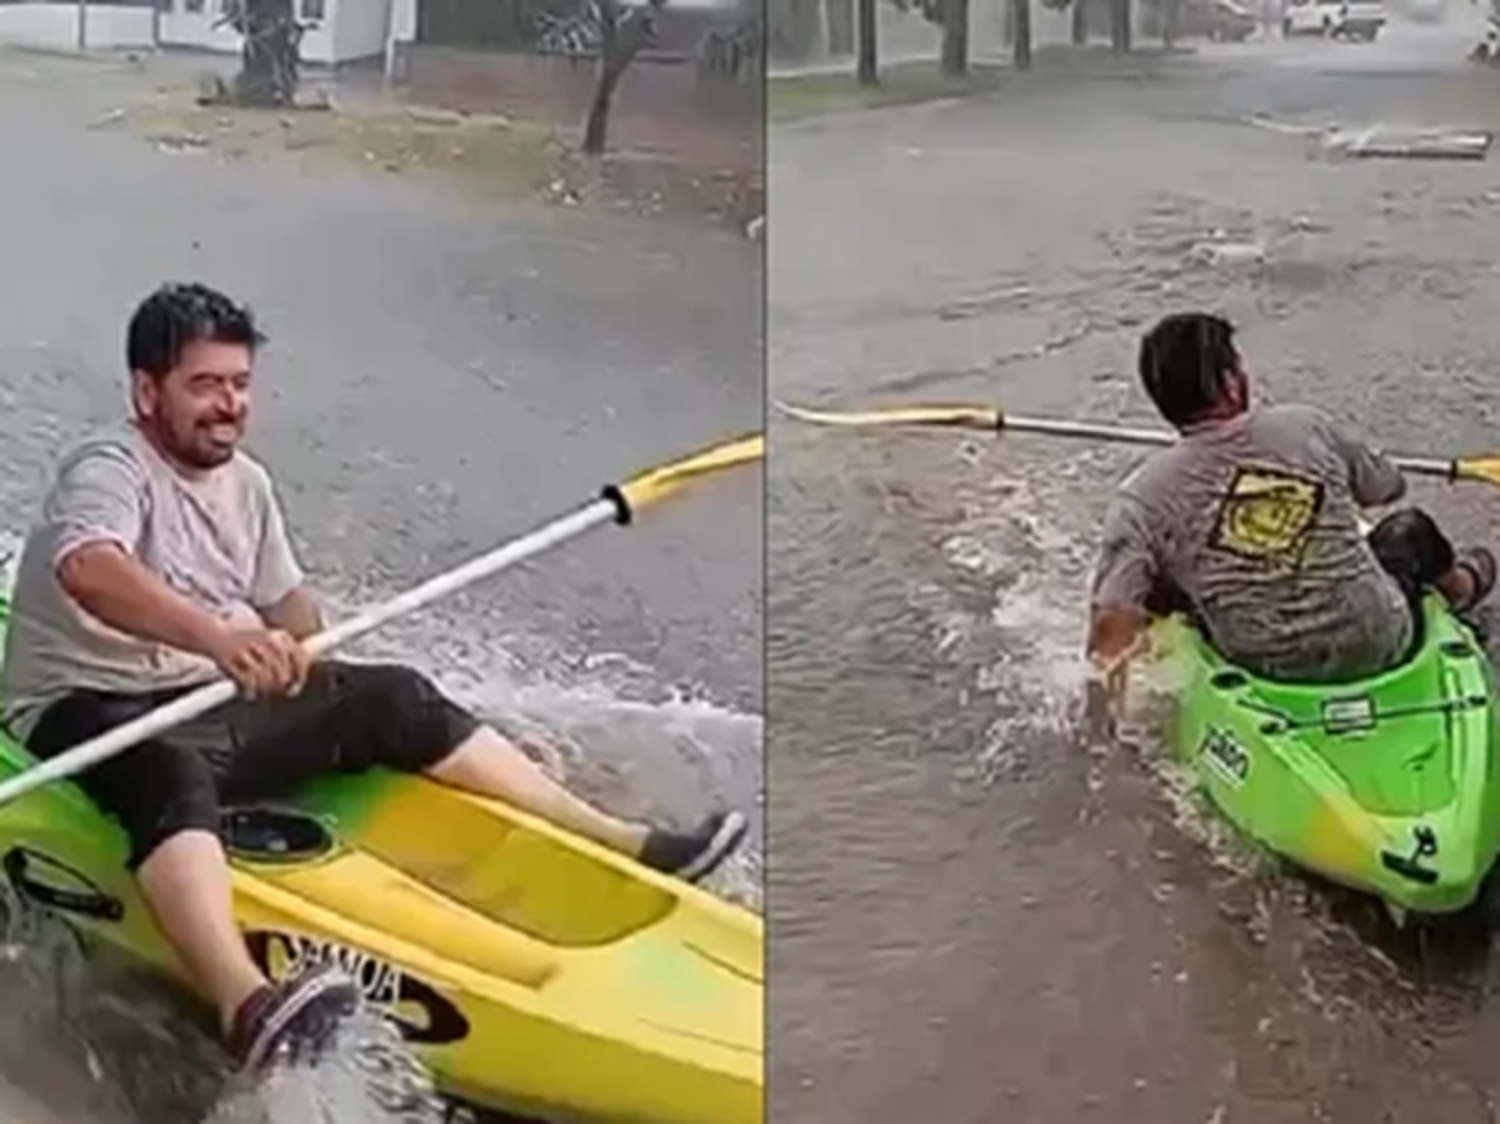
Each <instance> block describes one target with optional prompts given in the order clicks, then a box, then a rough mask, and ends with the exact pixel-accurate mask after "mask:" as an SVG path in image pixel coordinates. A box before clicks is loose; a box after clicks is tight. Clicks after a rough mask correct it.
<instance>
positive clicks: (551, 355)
mask: <svg viewBox="0 0 1500 1124" xmlns="http://www.w3.org/2000/svg"><path fill="white" fill-rule="evenodd" d="M104 73H105V69H103V64H100V65H99V66H92V65H91V66H87V67H84V66H79V65H77V64H73V63H67V64H64V63H60V62H58V61H57V60H52V59H43V58H32V57H28V56H16V55H5V56H3V57H0V135H3V136H4V137H5V138H6V144H7V150H8V151H9V152H10V154H11V159H10V160H9V161H8V162H7V165H6V174H5V176H4V177H3V180H0V210H3V213H4V214H5V216H6V220H7V221H6V223H5V229H6V234H5V239H4V245H5V253H4V265H3V266H0V270H3V272H4V273H5V276H6V277H7V279H8V280H7V283H6V285H5V286H4V299H3V300H0V368H3V370H4V371H5V375H4V378H3V379H0V406H3V410H4V415H5V418H6V423H5V424H4V425H0V459H3V461H4V463H5V465H6V472H5V473H4V477H3V484H0V527H5V528H9V529H10V532H11V533H19V531H20V530H21V529H22V528H23V527H24V524H25V521H26V520H27V519H28V518H29V517H30V516H31V514H32V512H33V510H34V506H35V504H36V503H37V501H38V499H39V496H40V491H41V489H42V488H43V487H44V485H45V482H46V479H47V473H48V470H49V468H50V466H51V463H52V460H53V457H54V455H55V453H56V451H57V449H58V447H59V445H60V444H61V443H63V442H65V441H67V440H69V439H71V438H72V437H73V436H75V435H76V434H78V433H80V432H81V431H83V430H84V429H85V428H86V427H87V426H89V425H90V424H92V423H95V422H98V421H101V420H105V419H108V418H110V417H112V416H113V415H115V414H116V413H117V412H118V411H119V410H120V408H121V407H122V404H123V388H124V382H123V371H122V359H123V357H122V348H123V340H122V331H123V326H124V322H125V319H126V317H127V316H128V314H129V312H130V310H131V307H132V305H133V304H134V302H135V301H136V300H138V299H139V298H140V297H141V296H142V295H143V294H144V293H145V292H146V291H147V290H149V289H150V288H151V287H152V286H154V285H156V284H158V283H159V282H161V281H162V280H164V279H168V278H183V277H193V278H200V279H204V280H207V281H209V282H211V283H214V284H217V285H220V286H223V287H225V288H227V289H229V290H231V291H233V292H235V293H237V294H239V295H240V296H242V297H244V298H245V299H247V300H249V301H251V302H253V303H254V305H255V306H256V307H257V308H258V310H259V311H260V313H261V314H262V316H263V318H264V321H265V326H266V328H267V329H268V331H269V333H270V336H271V340H272V343H271V347H270V349H269V350H268V351H267V352H266V354H265V357H264V361H263V363H262V366H261V370H260V374H259V383H258V398H257V412H256V416H255V419H254V422H253V426H252V427H253V440H252V446H253V449H254V451H255V452H256V453H257V454H259V455H260V456H261V457H262V459H264V460H265V461H267V462H268V463H269V464H270V466H271V467H272V469H273V471H274V473H275V475H276V479H277V481H278V483H279V487H280V491H281V494H282V497H283V499H284V502H285V504H286V507H287V509H288V514H289V518H290V522H291V525H292V526H293V527H294V528H295V537H296V540H297V543H298V545H299V547H300V548H301V551H302V554H303V556H304V559H305V562H306V563H307V564H308V566H309V568H310V570H311V572H312V574H313V576H314V578H315V579H316V581H317V583H318V585H319V586H320V587H321V588H322V589H323V590H325V591H326V592H327V594H328V596H329V598H330V599H331V600H332V602H333V603H334V605H335V606H336V607H338V608H342V609H344V610H347V609H348V608H350V607H351V606H354V605H358V604H366V603H369V602H371V601H373V600H375V599H377V598H379V597H381V596H383V595H388V594H390V593H393V592H396V591H398V590H399V589H401V588H405V587H406V586H409V585H411V584H414V583H415V582H416V581H418V580H421V579H423V578H425V577H427V576H429V575H431V574H433V573H435V572H436V571H438V570H439V569H441V568H443V567H446V566H449V565H452V564H455V563H457V562H460V561H463V560H464V559H466V558H468V557H470V556H472V555H474V554H477V553H479V552H481V551H483V550H486V549H488V548H489V547H491V546H494V545H497V544H498V543H500V542H501V541H503V540H505V539H507V538H509V537H512V536H515V535H517V534H520V533H523V532H524V531H527V530H529V529H531V528H532V527H533V526H535V525H537V524H539V523H541V522H543V521H545V520H548V519H550V518H552V517H553V516H555V515H559V514H562V513H563V512H564V511H567V510H571V509H572V508H573V507H575V506H576V505H578V504H581V503H583V502H586V501H588V500H590V499H592V498H593V497H594V496H596V495H597V494H598V489H599V488H600V486H601V485H603V484H606V483H609V482H611V481H614V480H617V479H619V478H621V477H622V476H623V475H625V474H628V473H631V472H633V471H636V470H639V469H643V468H645V467H647V466H649V465H651V464H654V463H657V462H659V461H661V460H664V459H669V458H672V457H674V456H679V455H682V454H685V453H688V452H691V451H694V450H696V449H697V448H699V447H701V446H703V445H706V444H708V443H711V442H713V441H716V440H720V439H724V438H728V437H731V436H736V435H738V434H740V433H743V432H745V431H749V430H754V429H757V428H759V426H760V425H761V421H762V391H763V385H762V375H761V371H762V352H761V343H760V340H761V335H762V325H761V307H762V306H761V292H762V277H761V267H760V248H759V247H758V246H757V245H756V244H754V243H751V242H747V241H744V240H743V239H740V238H738V237H736V236H734V235H732V234H715V233H703V232H701V231H690V230H686V229H684V228H678V227H673V226H667V225H651V224H647V223H641V222H634V221H629V220H619V219H604V218H598V219H595V218H590V217H588V216H585V215H572V214H560V213H557V212H541V211H539V210H538V211H531V210H524V209H516V210H510V211H505V212H497V211H496V210H494V209H476V208H474V207H470V206H467V205H465V204H463V203H461V202H458V201H456V200H455V198H454V197H453V196H451V195H449V194H445V193H443V192H442V191H440V190H437V189H432V188H429V187H425V186H414V185H412V184H410V183H403V182H402V181H400V180H397V179H395V178H392V177H385V178H377V177H376V176H374V175H371V174H368V173H366V172H364V171H362V170H360V169H353V170H347V171H343V172H339V171H327V172H326V173H325V174H322V175H319V176H310V175H305V174H300V173H298V172H297V171H294V170H288V169H287V168H284V167H281V166H279V165H275V164H254V165H252V164H227V165H226V164H223V163H220V162H218V161H216V160H215V159H214V158H212V157H211V156H210V155H207V154H202V153H195V152H191V151H189V152H185V153H183V152H164V151H158V149H157V148H155V147H153V146H152V145H150V144H147V143H145V142H143V141H142V140H141V138H139V137H138V136H132V135H129V134H126V133H123V132H110V131H106V130H99V129H90V128H89V127H88V126H89V124H90V123H91V122H94V121H97V120H99V119H100V114H101V113H102V112H104V111H106V110H108V109H109V102H108V100H107V99H108V97H109V96H110V95H108V94H107V93H103V92H101V79H100V75H102V74H104ZM143 80H145V79H143ZM761 490H762V484H761V476H760V471H759V469H758V468H747V469H741V470H737V471H736V472H735V473H731V474H726V476H725V477H724V478H722V479H718V480H715V481H712V482H705V484H704V485H703V486H702V487H701V488H699V489H698V490H697V491H696V492H695V493H692V494H689V495H688V496H686V497H684V498H682V499H681V500H679V501H676V502H674V503H672V504H669V505H666V506H664V507H663V508H662V509H660V510H657V511H653V512H652V513H651V514H650V515H649V516H648V517H646V518H643V519H642V520H641V521H640V523H639V524H638V525H637V526H636V527H633V528H631V529H629V530H628V531H623V532H622V531H619V530H616V531H613V532H611V531H608V530H605V531H601V532H598V533H597V535H596V536H595V537H593V538H592V539H586V540H582V541H579V542H577V543H576V544H572V545H570V546H567V547H564V548H562V549H559V550H557V551H555V552H553V553H551V554H549V555H545V556H543V557H541V558H540V559H538V560H537V561H535V562H534V563H531V564H529V565H528V566H526V567H525V568H524V569H523V570H520V571H513V572H511V573H510V574H508V575H505V576H503V577H501V578H499V579H497V580H495V581H492V582H490V583H487V584H485V585H483V586H482V587H480V588H478V589H476V590H475V591H473V592H472V593H470V594H468V595H463V596H459V597H457V598H454V599H453V600H451V601H449V602H446V603H444V604H442V605H440V606H437V607H435V608H433V609H431V610H429V611H427V612H425V613H423V614H422V615H420V616H418V617H415V618H412V619H410V620H409V621H406V622H400V623H397V624H394V625H392V626H391V627H390V628H388V629H387V630H386V631H384V632H382V633H381V634H379V636H378V637H377V638H375V639H373V640H372V641H370V642H369V643H368V644H367V645H366V646H365V647H364V648H363V649H362V650H363V651H365V652H379V653H382V654H388V655H394V656H398V657H400V658H402V659H406V660H410V661H412V662H414V663H416V664H417V665H419V666H421V667H424V668H426V669H427V670H429V671H432V672H433V673H435V674H436V675H437V676H438V678H439V679H440V681H442V682H443V683H445V684H446V685H447V686H449V687H450V688H451V689H452V690H453V691H455V692H456V693H457V694H458V695H459V696H460V697H462V698H465V699H467V700H469V701H471V702H473V703H475V704H476V705H477V706H478V707H479V708H480V709H481V710H482V711H483V712H484V713H486V714H488V715H490V716H492V717H495V718H498V719H500V720H502V721H509V722H511V723H514V724H518V725H522V726H540V727H542V728H546V729H551V730H553V731H557V732H560V733H561V734H562V735H563V736H564V737H565V738H566V739H567V748H568V750H569V759H570V764H571V766H572V771H573V775H574V776H575V778H576V779H577V780H578V781H579V783H580V784H581V785H582V786H583V787H584V788H585V789H588V790H592V791H594V792H596V793H599V794H602V796H603V798H604V799H606V800H607V801H608V802H609V803H610V804H611V805H612V806H614V807H616V808H618V809H620V810H623V811H626V812H632V813H636V812H642V811H646V810H650V811H652V812H655V813H656V814H658V815H662V816H666V817H670V818H674V819H678V820H687V819H689V818H690V817H693V816H696V815H697V814H700V813H701V812H702V811H703V810H704V808H705V806H706V805H709V804H719V805H733V806H736V807H740V808H742V809H745V810H746V811H747V812H750V813H752V814H754V813H756V812H757V811H758V797H759V791H760V787H761V766H760V760H761V753H760V736H761V718H760V713H761V707H762V700H761V695H762V685H761V672H760V668H761V628H760V617H761V580H762V575H761V564H760V557H761V551H760V535H761V510H762V509H761V499H760V497H761ZM759 840H760V835H759V831H758V829H757V831H756V834H755V836H754V841H753V845H752V846H751V847H750V848H749V849H748V851H747V854H746V855H745V857H744V859H743V860H742V861H740V862H739V863H738V865H737V866H736V867H734V868H733V869H731V870H729V871H728V872H727V874H726V875H725V876H724V878H723V879H722V881H721V882H720V883H719V888H720V889H722V890H724V891H725V892H727V893H730V894H733V895H737V896H740V897H748V898H749V899H751V900H753V899H755V898H756V897H757V896H758V892H757V886H758V882H759V865H760V858H759V851H760V842H759ZM54 982H55V981H49V982H43V983H38V984H37V985H36V987H35V988H34V989H32V990H31V991H29V992H27V993H25V994H22V993H20V992H18V991H17V990H16V989H17V986H18V985H17V983H16V981H15V980H14V979H12V978H11V977H10V976H9V975H7V977H6V983H5V987H6V989H7V990H6V994H7V1003H6V1007H7V1009H8V1010H11V1011H20V1012H21V1014H17V1015H14V1016H12V1015H7V1016H0V1077H3V1078H5V1079H8V1080H12V1081H17V1082H20V1081H22V1080H23V1078H24V1079H25V1083H27V1084H28V1085H30V1086H32V1087H33V1088H32V1091H33V1092H34V1093H35V1095H36V1096H38V1097H40V1098H41V1099H42V1100H44V1101H46V1102H48V1103H49V1104H50V1105H51V1107H52V1109H53V1111H55V1112H56V1113H57V1114H58V1116H59V1117H60V1118H62V1119H65V1120H69V1121H78V1122H80V1124H82V1122H84V1121H88V1122H89V1124H105V1122H106V1121H107V1122H108V1124H125V1122H127V1121H128V1122H131V1124H140V1122H142V1121H149V1122H150V1124H178V1121H179V1120H181V1121H184V1122H185V1121H186V1119H187V1118H186V1117H181V1116H167V1115H163V1114H162V1112H157V1111H147V1110H145V1109H140V1108H136V1109H132V1108H131V1106H130V1104H129V1103H128V1101H129V1098H128V1097H124V1096H122V1095H121V1088H120V1082H121V1080H123V1079H117V1078H116V1077H113V1076H112V1073H114V1072H116V1071H119V1072H123V1070H124V1069H125V1068H126V1064H125V1061H124V1059H123V1057H122V1054H123V1053H125V1052H128V1051H129V1049H135V1048H140V1047H141V1046H142V1044H143V1043H145V1044H146V1047H147V1051H148V1052H147V1056H148V1060H147V1062H146V1063H144V1065H142V1064H141V1063H134V1065H133V1068H134V1070H135V1071H136V1073H135V1076H134V1077H133V1078H132V1080H134V1079H136V1078H138V1077H139V1076H140V1071H141V1070H143V1069H149V1068H150V1067H151V1066H155V1067H157V1070H158V1076H159V1077H160V1079H161V1083H163V1084H165V1085H171V1084H172V1083H173V1081H174V1079H175V1077H176V1076H177V1075H176V1074H174V1056H175V1055H176V1054H179V1053H180V1052H181V1051H182V1050H183V1049H184V1048H183V1047H180V1046H174V1045H173V1040H172V1038H171V1037H167V1038H166V1039H165V1040H164V1043H165V1044H163V1041H161V1040H158V1039H155V1038H153V1037H152V1036H151V1035H149V1034H138V1035H136V1036H135V1037H134V1038H133V1039H132V1040H131V1041H130V1042H129V1045H128V1047H127V1049H126V1050H123V1051H120V1052H117V1053H114V1054H111V1052H110V1050H109V1049H108V1048H106V1047H105V1046H104V1045H101V1043H99V1042H95V1043H93V1045H94V1047H95V1053H96V1055H97V1056H96V1057H95V1058H94V1059H93V1060H92V1061H90V1060H89V1058H88V1057H87V1056H86V1055H85V1052H84V1051H83V1049H82V1047H81V1046H79V1045H78V1043H77V1042H76V1040H75V1041H74V1046H76V1047H78V1048H77V1049H76V1051H75V1054H74V1055H73V1056H67V1057H63V1058H57V1057H55V1056H52V1057H48V1058H45V1059H41V1060H39V1059H38V1056H37V1055H36V1051H35V1049H32V1048H33V1047H35V1045H36V1043H37V1042H38V1041H39V1040H40V1039H42V1038H45V1037H46V1036H47V1034H46V1032H45V1031H44V1030H42V1029H38V1027H37V1024H38V1023H39V1022H44V1021H45V1016H46V1011H45V1010H43V1009H42V1008H48V1009H50V1005H51V1004H52V1002H53V1000H54V995H53V983H54ZM27 1003H30V1004H31V1009H29V1010H23V1008H24V1007H25V1005H26V1004H27ZM104 1018H105V1016H104V1015H102V1014H100V1012H99V1011H98V1010H93V1011H92V1012H90V1011H89V1010H87V1009H85V1011H84V1013H83V1015H81V1016H75V1017H74V1020H73V1022H72V1026H73V1028H74V1029H77V1028H78V1027H79V1026H80V1025H88V1026H92V1025H94V1023H95V1022H96V1021H97V1020H101V1019H104ZM153 1042H155V1043H156V1045H154V1046H153V1045H151V1043H153ZM28 1051H29V1052H28ZM175 1064H180V1063H175ZM12 1112H14V1113H15V1116H12V1115H11V1113H12ZM0 1115H3V1116H5V1118H6V1119H7V1120H9V1119H17V1120H18V1124H19V1118H20V1116H21V1115H22V1113H21V1110H20V1109H18V1108H16V1107H15V1106H13V1105H12V1106H7V1105H6V1103H5V1101H4V1099H3V1098H0ZM275 1124H293V1120H290V1119H287V1120H277V1121H275ZM295 1124H302V1122H301V1120H300V1119H298V1120H296V1121H295Z"/></svg>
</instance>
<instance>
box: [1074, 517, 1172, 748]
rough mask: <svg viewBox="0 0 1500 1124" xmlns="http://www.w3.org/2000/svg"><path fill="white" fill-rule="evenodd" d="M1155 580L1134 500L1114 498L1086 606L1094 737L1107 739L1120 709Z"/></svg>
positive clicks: (1147, 536)
mask: <svg viewBox="0 0 1500 1124" xmlns="http://www.w3.org/2000/svg"><path fill="white" fill-rule="evenodd" d="M1156 576H1157V571H1156V559H1155V554H1154V553H1153V551H1152V549H1151V540H1150V534H1149V531H1148V528H1147V527H1146V525H1145V517H1144V514H1143V513H1142V512H1141V510H1140V508H1139V507H1138V506H1137V505H1136V503H1135V501H1134V500H1132V499H1130V498H1129V497H1127V496H1119V497H1117V498H1116V499H1115V502H1114V503H1113V504H1112V505H1111V506H1110V509H1109V512H1108V514H1107V515H1106V516H1105V520H1104V533H1103V535H1102V536H1101V543H1100V549H1099V560H1098V562H1097V563H1096V565H1095V569H1094V581H1093V591H1092V595H1091V597H1090V604H1089V634H1088V645H1087V654H1088V658H1089V664H1090V672H1091V674H1090V677H1089V684H1088V692H1089V697H1088V711H1089V722H1090V725H1091V726H1092V728H1093V731H1094V732H1095V733H1096V734H1099V735H1106V736H1107V735H1112V734H1113V732H1114V722H1115V718H1116V717H1117V716H1118V714H1119V713H1120V711H1121V709H1122V708H1123V706H1124V703H1125V684H1126V675H1127V673H1128V672H1129V665H1130V659H1131V657H1132V656H1134V655H1135V653H1136V652H1137V650H1138V649H1139V648H1140V645H1141V641H1142V640H1143V639H1144V636H1145V630H1146V624H1147V614H1146V608H1145V607H1146V602H1147V599H1148V598H1149V597H1150V594H1151V589H1152V587H1153V585H1154V584H1155V581H1156Z"/></svg>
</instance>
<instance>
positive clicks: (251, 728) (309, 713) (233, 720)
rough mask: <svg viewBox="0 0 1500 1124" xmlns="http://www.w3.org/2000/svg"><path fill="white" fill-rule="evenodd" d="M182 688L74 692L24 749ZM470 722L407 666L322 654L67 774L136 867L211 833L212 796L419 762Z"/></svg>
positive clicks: (123, 717)
mask: <svg viewBox="0 0 1500 1124" xmlns="http://www.w3.org/2000/svg"><path fill="white" fill-rule="evenodd" d="M189 689H190V688H189ZM189 689H175V690H168V691H155V692H151V693H148V694H139V695H119V694H107V693H104V692H99V691H78V692H75V693H74V694H71V695H68V696H66V697H65V698H62V699H60V700H58V701H57V702H55V703H53V704H52V705H51V706H49V707H48V708H47V709H46V710H45V711H44V712H43V713H42V716H41V718H40V719H39V721H38V722H37V725H36V727H35V729H34V730H33V731H32V734H31V737H30V738H28V739H27V745H28V748H30V750H31V751H32V752H33V753H34V754H36V755H37V756H38V757H42V758H47V757H54V756H56V755H57V754H59V753H61V752H62V751H63V750H66V749H69V748H71V747H73V746H75V745H77V744H79V743H80V742H83V741H86V740H87V739H89V738H92V737H95V736H97V735H99V734H101V733H103V732H104V731H105V730H108V729H111V728H113V727H115V726H118V725H120V724H121V723H122V722H128V721H130V720H131V719H133V718H137V717H139V716H140V715H142V714H144V713H146V712H147V711H149V710H154V709H155V708H156V707H158V706H161V705H162V704H163V703H166V702H170V701H171V700H172V699H174V698H177V697H179V696H180V695H183V694H185V693H187V690H189ZM478 727H479V722H478V720H477V719H475V718H474V717H473V716H472V715H471V714H469V713H468V712H467V711H466V710H464V709H462V708H461V707H459V706H458V705H457V704H455V703H453V702H451V701H449V700H448V699H447V698H446V697H445V696H444V695H443V694H442V693H441V692H440V691H439V690H438V689H437V687H436V686H434V685H433V684H432V682H431V681H430V680H428V679H426V678H425V677H423V676H422V675H421V674H419V673H417V672H415V671H412V670H411V669H410V668H405V667H399V666H395V665H389V664H364V663H340V662H338V661H335V660H324V661H320V662H318V663H316V664H314V665H313V668H312V672H311V674H310V675H309V677H308V681H307V686H306V687H305V688H304V689H303V691H302V693H301V694H299V695H297V696H296V697H295V698H270V699H245V698H241V697H236V698H234V699H232V700H231V701H230V702H228V703H225V704H224V705H223V706H221V707H219V708H217V709H215V710H212V711H209V713H207V714H205V715H203V716H202V717H200V718H197V719H194V720H193V721H191V722H188V723H185V724H184V725H182V726H178V727H176V728H174V729H172V730H169V731H167V732H166V733H164V734H161V735H159V736H158V737H155V738H153V739H151V740H150V741H147V742H144V743H142V744H141V745H139V746H136V747H135V748H134V749H130V750H127V751H126V752H124V753H122V754H120V755H119V756H118V757H112V758H110V759H109V760H107V761H102V762H100V763H99V764H97V765H95V766H94V767H93V768H91V769H89V770H87V771H86V772H84V773H83V774H82V775H81V776H80V777H79V778H78V784H79V785H80V787H82V789H83V790H84V791H85V792H86V793H88V795H89V796H90V797H91V798H92V799H93V800H94V801H95V802H96V803H97V804H98V805H99V806H100V807H101V808H103V809H104V810H105V811H106V812H108V813H110V814H111V815H113V816H115V817H116V818H117V819H119V821H120V823H121V824H122V825H123V826H124V828H125V831H126V833H127V834H128V835H129V837H130V869H131V870H135V869H136V868H137V867H139V866H140V864H141V863H143V862H144V861H145V860H146V859H147V858H148V857H149V856H150V854H151V852H152V851H153V850H155V848H156V847H157V846H158V845H159V844H160V843H162V842H164V841H165V840H167V839H169V838H170V837H172V836H173V835H176V834H178V833H179V832H182V831H188V830H192V829H198V830H202V831H211V832H215V833H218V831H219V820H220V809H221V806H222V805H225V804H228V805H241V804H252V803H255V802H258V801H266V800H277V799H282V798H285V797H287V796H289V795H291V793H292V792H293V791H294V790H295V789H297V788H298V787H299V786H301V785H303V784H305V783H307V782H309V781H312V780H315V779H317V778H318V777H322V776H327V775H329V774H331V773H358V772H363V771H364V770H366V769H369V768H372V767H374V766H385V767H386V768H390V769H395V770H398V771H400V772H406V773H420V772H424V771H426V770H427V769H428V768H430V767H431V766H433V765H435V764H437V763H438V762H439V761H441V760H442V759H443V758H444V757H446V756H448V754H449V753H451V752H452V751H453V750H454V749H456V748H457V747H458V746H459V744H460V743H462V742H463V741H464V740H466V739H467V738H468V737H469V735H471V734H472V733H473V732H474V731H475V730H476V729H478Z"/></svg>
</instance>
